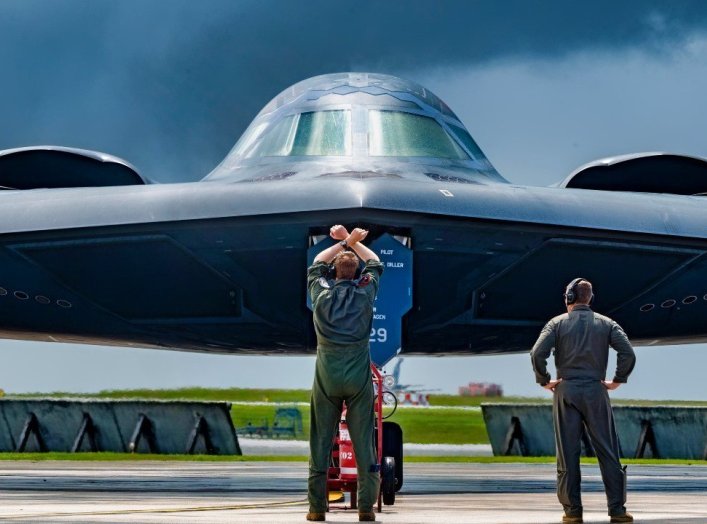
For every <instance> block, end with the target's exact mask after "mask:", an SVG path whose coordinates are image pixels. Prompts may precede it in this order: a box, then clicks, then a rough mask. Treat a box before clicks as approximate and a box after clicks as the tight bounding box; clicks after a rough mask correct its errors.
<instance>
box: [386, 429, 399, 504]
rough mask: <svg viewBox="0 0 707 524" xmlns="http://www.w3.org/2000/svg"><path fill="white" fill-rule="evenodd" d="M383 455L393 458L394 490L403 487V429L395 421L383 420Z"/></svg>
mask: <svg viewBox="0 0 707 524" xmlns="http://www.w3.org/2000/svg"><path fill="white" fill-rule="evenodd" d="M383 456H384V457H393V458H394V459H395V491H400V488H402V487H403V430H402V428H401V427H400V426H399V425H398V424H396V423H395V422H390V421H388V420H386V421H384V422H383Z"/></svg>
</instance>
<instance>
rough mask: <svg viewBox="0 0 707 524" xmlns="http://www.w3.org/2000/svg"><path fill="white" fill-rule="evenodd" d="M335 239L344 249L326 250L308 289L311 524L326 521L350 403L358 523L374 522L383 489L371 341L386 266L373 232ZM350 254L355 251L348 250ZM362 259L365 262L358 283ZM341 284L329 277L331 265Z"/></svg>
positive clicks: (336, 234) (337, 233) (339, 230)
mask: <svg viewBox="0 0 707 524" xmlns="http://www.w3.org/2000/svg"><path fill="white" fill-rule="evenodd" d="M330 235H331V237H332V238H334V239H335V240H339V242H338V243H336V244H334V245H333V246H331V247H329V248H327V249H325V250H323V251H322V252H321V253H319V254H318V255H317V256H316V258H315V259H314V262H313V264H312V265H311V266H310V267H309V269H308V270H307V287H308V290H309V295H310V297H311V299H312V310H313V311H314V329H315V331H316V334H317V362H316V369H315V374H314V384H313V386H312V399H311V421H310V436H309V447H310V460H309V485H308V498H309V513H307V520H312V521H323V520H325V518H326V509H327V500H326V481H327V472H328V468H329V461H330V457H331V449H332V443H333V439H334V434H335V433H336V430H337V425H338V423H339V420H340V418H341V411H342V407H343V404H344V402H345V403H346V422H347V424H348V428H349V434H350V436H351V441H352V443H353V447H354V453H355V455H356V464H357V467H358V493H357V499H358V517H359V521H374V520H375V513H373V504H374V502H375V501H376V500H377V498H378V488H379V483H380V476H379V470H380V465H379V464H378V463H377V459H376V454H375V450H374V448H373V427H374V415H373V382H372V380H371V357H370V347H369V336H370V332H371V324H372V322H373V302H374V300H375V298H376V293H377V292H378V280H379V278H380V275H381V274H382V273H383V264H381V262H380V260H379V259H378V256H377V255H376V254H375V253H374V252H373V251H371V250H370V249H368V248H367V247H366V246H364V245H363V244H361V241H362V240H363V239H364V238H366V235H368V231H365V230H363V229H359V228H356V229H354V230H353V231H352V232H351V233H350V234H349V232H348V231H347V230H346V228H344V227H343V226H339V225H337V226H333V227H332V228H331V230H330ZM349 248H350V249H351V250H352V251H349V250H348V249H349ZM359 258H360V259H361V260H362V261H363V262H364V263H365V266H364V268H363V270H362V271H361V276H360V278H358V279H356V273H357V270H358V267H359ZM332 263H333V266H334V270H335V271H336V278H335V280H329V279H328V278H327V276H328V274H329V271H330V264H332Z"/></svg>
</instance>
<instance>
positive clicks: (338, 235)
mask: <svg viewBox="0 0 707 524" xmlns="http://www.w3.org/2000/svg"><path fill="white" fill-rule="evenodd" d="M329 236H330V237H331V238H333V239H334V240H344V239H345V238H346V237H347V236H349V232H348V230H347V229H346V228H345V227H344V226H341V225H336V226H331V229H329Z"/></svg>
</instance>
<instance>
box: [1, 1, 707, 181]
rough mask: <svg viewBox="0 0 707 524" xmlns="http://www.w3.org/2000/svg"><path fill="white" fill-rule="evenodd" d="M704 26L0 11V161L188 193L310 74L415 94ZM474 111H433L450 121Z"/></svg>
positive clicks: (257, 7)
mask: <svg viewBox="0 0 707 524" xmlns="http://www.w3.org/2000/svg"><path fill="white" fill-rule="evenodd" d="M705 27H707V4H705V3H704V2H670V3H668V2H660V1H623V2H616V1H593V2H572V1H569V2H568V1H560V2H550V1H530V0H526V1H522V0H521V1H501V2H499V1H493V2H490V1H489V2H478V1H444V2H430V1H424V2H423V1H409V2H378V1H360V0H357V1H337V2H331V1H318V0H317V1H306V2H291V1H260V0H259V1H246V0H242V1H239V2H233V1H213V0H212V1H202V2H193V1H182V0H171V1H167V0H163V1H154V0H153V1H149V0H148V1H146V0H139V1H138V0H122V1H106V0H63V1H49V0H43V1H39V0H4V1H2V2H0V63H2V65H3V67H2V70H0V79H1V82H0V85H1V86H2V87H1V92H0V149H4V148H10V147H19V146H26V145H32V144H61V145H69V146H75V147H82V148H87V149H97V150H101V151H104V152H108V153H113V154H116V155H118V156H121V157H123V158H125V159H127V160H129V161H131V162H132V163H134V164H135V165H136V166H137V167H138V168H139V169H140V170H141V171H142V172H143V173H144V174H146V175H147V176H149V177H152V178H154V179H156V180H159V181H186V180H196V179H199V178H201V177H203V176H204V175H205V174H206V173H207V172H208V171H210V170H211V169H212V168H213V167H214V166H215V165H216V164H217V163H218V162H219V161H220V160H221V158H223V156H225V154H226V152H227V151H228V150H229V149H230V148H231V146H232V145H233V144H234V143H235V141H236V139H237V138H238V137H239V136H240V134H241V133H242V132H243V130H244V129H245V127H246V126H247V125H248V123H249V122H250V120H251V119H252V118H253V116H254V115H255V114H256V113H257V112H258V111H259V110H260V108H261V107H262V106H263V105H264V104H265V103H266V102H267V101H268V100H269V99H270V98H272V97H273V96H274V95H275V94H277V93H278V92H279V91H281V90H282V89H284V88H286V87H287V86H289V85H291V84H293V83H295V82H297V81H299V80H302V79H304V78H307V77H309V76H313V75H316V74H322V73H329V72H334V71H342V70H372V71H379V72H387V73H391V74H404V75H406V76H408V77H411V78H412V79H413V80H419V78H418V77H424V76H425V72H428V71H431V70H438V69H445V68H446V69H451V70H455V71H463V70H469V69H474V68H480V67H488V66H489V65H492V64H494V63H499V62H503V61H512V62H515V63H526V64H533V63H536V62H538V61H542V62H543V63H548V62H549V63H552V62H557V63H561V62H563V61H566V60H567V59H568V57H572V56H574V55H576V54H578V53H582V52H595V53H605V54H609V55H610V54H612V53H623V52H626V51H627V50H631V49H640V50H641V52H642V53H646V54H649V55H651V56H652V57H654V58H655V59H656V60H660V59H661V55H665V54H667V53H669V52H670V50H671V49H674V48H675V47H676V46H678V47H679V46H681V45H682V44H683V43H684V42H686V41H688V40H689V39H692V38H695V35H700V34H703V33H704V32H705ZM518 87H519V88H522V86H518ZM438 94H439V93H438ZM447 98H448V97H447ZM473 98H474V91H473V89H472V88H471V87H470V88H469V90H468V92H467V96H464V95H463V94H462V93H460V96H459V100H457V99H452V100H450V99H447V100H446V101H447V102H448V103H449V104H450V105H451V106H452V108H453V109H455V110H456V111H457V113H459V114H460V117H462V119H463V120H464V119H465V116H467V113H468V114H472V115H473V113H474V104H473ZM519 116H522V115H519Z"/></svg>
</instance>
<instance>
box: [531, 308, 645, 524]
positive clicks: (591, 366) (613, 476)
mask: <svg viewBox="0 0 707 524" xmlns="http://www.w3.org/2000/svg"><path fill="white" fill-rule="evenodd" d="M609 346H611V347H612V348H614V349H615V350H616V352H617V365H616V374H615V376H614V379H613V381H614V382H621V383H623V382H626V381H627V380H628V376H629V375H630V374H631V371H633V367H634V365H635V363H636V356H635V354H634V352H633V348H632V347H631V343H630V342H629V340H628V337H627V336H626V333H624V331H623V329H621V326H619V325H618V324H617V323H616V322H614V321H613V320H611V319H610V318H608V317H605V316H603V315H600V314H599V313H595V312H594V311H592V310H591V308H590V307H589V306H587V305H582V304H580V305H576V306H575V307H574V309H573V310H572V311H571V312H570V313H565V314H564V315H560V316H557V317H555V318H553V319H552V320H550V322H548V323H547V324H546V325H545V327H544V328H543V330H542V332H541V333H540V337H538V340H537V342H536V343H535V346H533V349H532V351H531V352H530V356H531V360H532V363H533V369H534V370H535V378H536V381H537V382H538V384H540V385H545V384H547V383H548V382H549V381H550V378H551V377H550V374H549V373H548V371H547V359H548V357H549V356H550V352H551V351H552V349H553V348H554V349H555V367H556V368H557V378H561V379H562V382H561V383H560V384H559V385H558V386H557V387H556V388H555V392H554V395H553V422H554V427H555V444H556V447H557V497H558V499H559V500H560V503H561V504H562V506H563V507H564V510H565V514H566V515H569V516H581V515H582V498H581V493H580V483H581V474H580V469H579V456H580V453H581V451H582V449H581V447H582V445H581V437H582V426H585V427H586V428H587V431H588V433H589V438H590V439H591V441H592V445H593V446H594V450H595V451H596V454H597V459H598V461H599V468H600V470H601V477H602V480H603V481H604V489H605V491H606V497H607V503H608V506H609V515H623V514H624V513H626V506H625V504H626V468H625V467H624V468H622V467H621V462H620V459H619V439H618V436H617V434H616V428H615V426H614V415H613V412H612V410H611V403H610V401H609V394H608V391H607V389H606V387H604V385H603V384H602V383H601V381H602V380H604V379H605V377H606V368H607V363H608V359H609Z"/></svg>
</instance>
